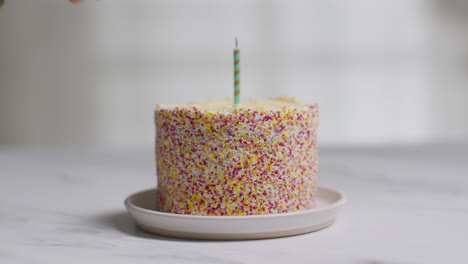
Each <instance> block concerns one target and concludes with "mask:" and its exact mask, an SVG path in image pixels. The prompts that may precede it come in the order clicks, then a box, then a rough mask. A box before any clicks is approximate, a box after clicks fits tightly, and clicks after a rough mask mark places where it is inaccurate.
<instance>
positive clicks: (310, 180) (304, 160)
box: [155, 98, 319, 215]
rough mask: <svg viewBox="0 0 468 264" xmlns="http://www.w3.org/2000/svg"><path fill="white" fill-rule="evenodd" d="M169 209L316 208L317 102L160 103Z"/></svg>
mask: <svg viewBox="0 0 468 264" xmlns="http://www.w3.org/2000/svg"><path fill="white" fill-rule="evenodd" d="M155 123H156V167H157V175H158V195H157V196H158V197H157V199H158V200H159V207H160V210H161V211H163V212H169V213H176V214H192V215H259V214H271V213H286V212H295V211H300V210H306V209H311V208H314V207H315V201H314V197H315V193H316V189H317V181H316V180H317V178H316V176H317V148H316V131H317V127H318V124H319V115H318V106H317V105H315V104H314V105H306V104H303V103H301V102H299V101H297V100H295V99H291V98H276V99H269V100H245V101H243V102H242V105H241V107H240V108H237V109H234V108H233V106H232V101H231V100H220V101H207V102H203V103H197V104H190V105H159V106H157V108H156V111H155Z"/></svg>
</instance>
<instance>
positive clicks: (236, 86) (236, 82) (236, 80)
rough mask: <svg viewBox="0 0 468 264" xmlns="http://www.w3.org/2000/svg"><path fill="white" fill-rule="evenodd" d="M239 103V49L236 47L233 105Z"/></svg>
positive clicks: (237, 105) (235, 105) (236, 105)
mask: <svg viewBox="0 0 468 264" xmlns="http://www.w3.org/2000/svg"><path fill="white" fill-rule="evenodd" d="M239 105H240V51H239V49H238V48H237V38H236V48H235V49H234V107H235V108H237V107H239Z"/></svg>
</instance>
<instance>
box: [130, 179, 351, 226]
mask: <svg viewBox="0 0 468 264" xmlns="http://www.w3.org/2000/svg"><path fill="white" fill-rule="evenodd" d="M317 189H323V190H327V191H331V192H334V193H336V194H338V195H339V199H338V201H336V202H334V203H331V204H328V205H326V206H323V207H320V208H313V209H308V210H303V211H297V212H287V213H276V214H261V215H240V216H237V215H189V214H174V213H166V212H161V211H155V210H150V209H145V208H142V207H140V206H137V205H136V204H134V203H133V202H131V201H130V200H131V198H133V197H134V196H135V195H137V194H140V193H144V192H149V191H153V190H154V191H156V190H157V187H155V188H150V189H146V190H142V191H138V192H135V193H133V194H131V195H129V196H127V198H125V201H124V205H125V207H126V208H127V209H128V210H130V209H132V210H136V211H139V212H141V213H144V214H148V215H155V216H160V217H169V218H181V219H206V220H241V219H262V218H271V217H288V216H292V215H294V216H299V215H303V214H310V213H318V212H322V211H328V210H333V209H336V208H338V207H341V206H342V205H344V204H345V203H346V202H347V198H346V196H345V195H344V194H343V192H340V191H338V190H336V189H333V188H331V187H328V186H323V185H319V186H318V188H317Z"/></svg>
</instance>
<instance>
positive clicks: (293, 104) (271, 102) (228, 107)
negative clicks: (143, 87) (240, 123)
mask: <svg viewBox="0 0 468 264" xmlns="http://www.w3.org/2000/svg"><path fill="white" fill-rule="evenodd" d="M194 107H195V108H196V109H197V110H201V111H207V112H217V113H219V112H232V111H234V104H233V102H232V100H230V99H223V100H208V101H204V102H196V103H191V104H184V105H176V104H166V105H159V106H158V108H159V109H174V108H182V109H187V108H194ZM284 108H286V109H298V110H304V111H305V110H307V109H308V105H306V104H304V103H302V102H300V101H298V100H296V99H294V98H289V97H278V98H272V99H263V100H253V99H247V100H243V101H241V104H240V105H239V107H238V109H251V110H258V111H269V110H272V111H278V110H281V109H284Z"/></svg>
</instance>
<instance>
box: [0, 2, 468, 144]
mask: <svg viewBox="0 0 468 264" xmlns="http://www.w3.org/2000/svg"><path fill="white" fill-rule="evenodd" d="M467 13H468V8H467V5H466V4H465V3H464V1H457V0H449V1H424V0H396V1H375V0H355V1H318V0H314V1H311V0H308V1H306V0H300V1H299V0H297V1H296V0H295V1H259V0H256V1H247V0H241V1H208V0H198V1H189V0H175V1H168V0H161V1H150V0H147V1H143V0H138V1H125V0H121V1H116V0H113V1H111V0H100V1H91V0H88V1H85V2H84V3H82V4H78V5H73V4H70V3H69V2H68V1H65V0H61V1H57V0H55V1H53V0H49V1H35V0H21V1H17V0H6V2H5V4H4V6H3V7H2V8H0V144H4V145H44V144H83V145H99V146H112V147H128V146H142V145H145V146H150V145H153V144H154V125H153V109H154V107H155V105H156V104H159V103H187V102H190V101H198V100H203V99H207V98H212V99H219V98H226V97H231V95H232V49H233V47H234V37H235V36H237V37H238V38H239V44H240V49H241V72H242V75H241V78H242V81H241V83H242V88H241V89H242V91H241V94H242V96H243V98H245V97H249V98H265V97H272V96H281V95H287V96H293V97H297V98H299V99H301V100H302V101H304V102H308V103H312V102H317V103H319V106H320V110H321V126H320V129H319V144H321V145H388V144H417V143H427V142H440V141H463V140H467V137H468V104H467V100H468V82H467V79H468V78H467V76H468V74H467V72H468V70H467V68H468V66H467V65H468V48H467V47H468V44H467V43H468V41H467V40H468V37H467V35H468V32H467V28H468V23H467V20H468V19H467V15H466V14H467Z"/></svg>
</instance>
